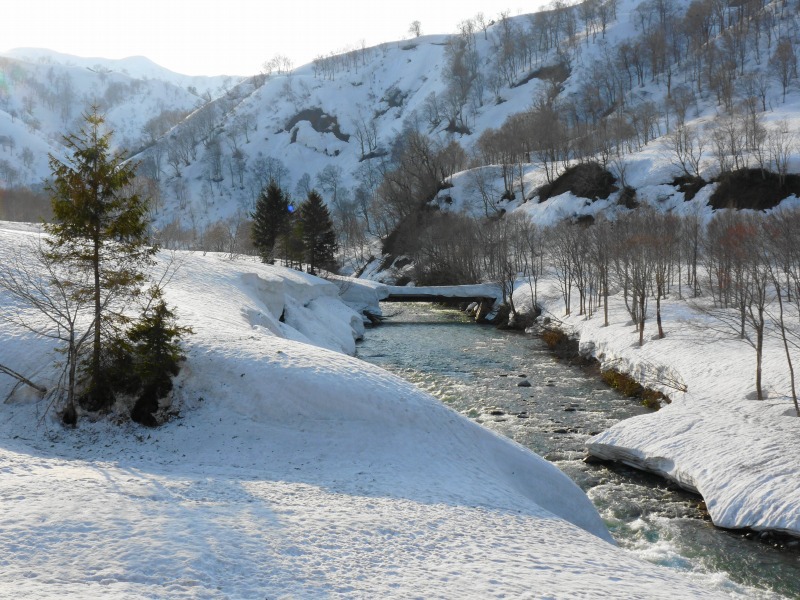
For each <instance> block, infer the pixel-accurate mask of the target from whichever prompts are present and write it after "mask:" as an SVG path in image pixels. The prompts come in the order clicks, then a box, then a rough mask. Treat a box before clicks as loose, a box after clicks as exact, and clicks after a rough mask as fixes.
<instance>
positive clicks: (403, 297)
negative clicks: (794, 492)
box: [381, 283, 503, 307]
mask: <svg viewBox="0 0 800 600" xmlns="http://www.w3.org/2000/svg"><path fill="white" fill-rule="evenodd" d="M381 291H382V292H384V293H385V294H386V295H385V296H383V297H382V298H381V302H453V301H463V302H478V303H480V304H484V305H487V306H489V307H492V306H496V305H498V304H499V303H500V302H501V301H502V299H503V292H502V290H501V289H500V286H498V285H493V284H489V283H479V284H474V285H436V286H427V287H412V286H398V285H387V286H384V287H383V288H382V290H381Z"/></svg>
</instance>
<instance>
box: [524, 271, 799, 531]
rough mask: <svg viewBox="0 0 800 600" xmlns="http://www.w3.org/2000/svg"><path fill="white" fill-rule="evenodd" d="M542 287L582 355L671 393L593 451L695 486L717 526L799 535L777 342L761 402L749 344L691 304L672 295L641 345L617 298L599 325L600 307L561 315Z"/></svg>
mask: <svg viewBox="0 0 800 600" xmlns="http://www.w3.org/2000/svg"><path fill="white" fill-rule="evenodd" d="M539 289H540V294H539V303H540V304H541V305H543V307H544V309H545V316H550V317H551V318H552V319H553V321H554V323H557V324H558V325H559V326H560V327H561V328H562V329H563V330H564V331H566V332H568V333H569V334H570V335H573V336H575V337H577V338H579V340H580V347H581V350H582V351H583V352H586V353H590V354H592V355H594V356H595V357H596V358H598V359H599V360H600V362H601V363H602V364H603V365H604V366H605V367H614V368H616V369H617V370H619V371H623V372H628V373H630V374H631V375H633V376H634V378H635V379H637V380H638V381H640V382H641V383H643V384H645V385H648V386H650V387H653V388H655V389H659V390H661V391H663V392H664V393H666V394H667V395H669V397H670V398H671V399H672V403H671V404H670V405H668V406H665V407H664V408H662V409H661V410H660V411H658V412H655V413H652V414H648V415H643V416H640V417H635V418H632V419H628V420H625V421H622V422H620V423H618V424H617V425H615V426H614V427H612V428H611V429H609V430H608V431H605V432H603V433H601V434H600V435H598V436H596V437H594V438H592V439H591V440H590V441H589V443H588V449H589V452H590V453H591V454H593V455H595V456H598V457H601V458H606V459H613V460H619V461H623V462H625V463H628V464H630V465H632V466H636V467H639V468H643V469H646V470H650V471H654V472H657V473H660V474H662V475H664V476H665V477H668V478H670V479H672V480H674V481H676V482H677V483H679V484H680V485H682V486H684V487H686V488H687V489H689V490H693V491H697V492H699V493H700V494H701V495H702V496H703V498H704V499H705V501H706V505H707V507H708V511H709V514H710V516H711V518H712V520H713V522H714V523H715V524H716V525H719V526H721V527H728V528H745V527H749V528H752V529H756V530H760V529H771V530H780V531H783V532H788V533H791V534H794V535H798V536H800V455H798V453H797V451H796V446H797V440H798V439H800V418H797V417H796V416H795V411H794V407H793V404H792V401H791V399H790V396H789V390H790V384H789V373H788V368H787V366H786V358H785V354H784V350H783V347H782V345H781V342H780V341H779V339H776V338H775V337H768V339H767V341H766V342H765V351H764V364H763V377H764V389H765V390H767V395H768V397H767V399H765V400H762V401H759V400H755V398H756V394H755V383H754V382H755V350H754V349H753V348H752V347H751V346H750V345H748V344H747V343H744V342H743V341H741V340H738V339H735V334H734V332H733V331H731V332H730V333H728V332H726V331H724V328H722V327H720V326H719V324H715V323H713V319H712V318H711V317H709V316H708V315H705V314H703V313H702V312H700V311H697V310H695V309H694V308H693V307H692V306H690V305H689V304H687V302H685V301H683V300H677V299H674V298H673V299H671V300H669V301H666V302H665V303H664V304H662V311H663V319H664V330H665V334H666V336H665V338H664V339H657V336H656V333H657V330H656V326H655V319H654V318H653V320H652V321H650V322H649V323H648V324H647V325H646V328H645V344H644V346H643V347H641V348H640V347H639V345H638V333H637V332H636V330H635V326H634V325H633V324H632V323H631V322H630V317H629V315H628V314H627V312H626V310H625V307H624V304H623V301H622V297H621V294H620V295H619V296H616V297H613V298H611V301H610V303H609V326H608V327H604V326H603V315H602V309H601V311H599V312H597V313H596V314H595V315H594V316H593V317H592V318H590V319H587V318H586V317H585V316H580V315H577V314H573V315H571V316H569V317H565V316H564V312H565V311H564V305H563V300H561V298H560V293H559V291H558V288H557V284H556V282H555V281H553V280H550V279H546V280H545V281H543V282H540V287H539ZM530 296H531V294H530V288H529V286H528V285H527V283H525V285H522V286H520V287H519V288H518V289H517V291H516V292H515V294H514V298H515V304H516V305H517V306H518V307H519V306H525V305H526V304H527V305H528V306H530ZM576 312H577V311H576ZM798 358H800V357H798V356H795V357H794V360H795V362H797V360H798ZM674 384H677V385H678V386H680V385H685V386H686V391H685V392H681V391H678V390H676V389H674Z"/></svg>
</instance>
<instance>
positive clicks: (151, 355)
mask: <svg viewBox="0 0 800 600" xmlns="http://www.w3.org/2000/svg"><path fill="white" fill-rule="evenodd" d="M153 299H154V301H155V303H154V304H153V305H152V306H151V308H150V309H149V310H147V311H146V312H145V314H144V315H143V316H142V319H141V320H140V321H139V322H138V323H136V324H135V325H134V326H133V327H131V328H130V330H129V331H128V335H127V338H128V341H129V342H130V345H131V358H132V363H133V364H132V366H133V369H132V370H133V372H134V373H135V375H136V378H137V379H138V382H137V383H138V384H139V386H140V388H141V394H140V396H139V398H138V400H137V401H136V404H135V405H134V407H133V410H132V411H131V418H132V419H133V420H134V421H136V422H137V423H141V424H142V425H148V426H155V425H157V422H156V420H155V417H154V416H153V413H154V412H156V411H157V410H158V401H159V399H161V398H164V397H165V396H166V395H167V394H168V393H169V391H170V390H171V389H172V377H173V376H174V375H177V374H178V371H179V370H180V366H179V363H180V360H181V344H180V341H181V337H182V336H183V335H184V334H187V333H192V330H191V329H190V328H188V327H181V326H179V325H178V324H177V320H176V318H175V313H174V312H173V311H172V310H170V309H169V308H168V307H167V304H166V302H164V300H163V299H162V298H161V296H160V293H158V292H156V296H155V297H154V298H153Z"/></svg>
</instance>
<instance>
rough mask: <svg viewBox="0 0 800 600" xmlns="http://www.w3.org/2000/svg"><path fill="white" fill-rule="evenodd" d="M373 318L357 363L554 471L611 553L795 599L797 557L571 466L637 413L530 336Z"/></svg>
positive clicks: (453, 321) (631, 482) (609, 475)
mask: <svg viewBox="0 0 800 600" xmlns="http://www.w3.org/2000/svg"><path fill="white" fill-rule="evenodd" d="M383 312H384V314H385V315H387V316H388V317H389V318H388V319H387V320H386V321H385V322H384V324H383V325H381V326H380V327H377V328H374V329H370V330H368V331H367V334H366V336H365V338H364V340H363V341H362V342H361V343H360V344H359V347H358V356H359V357H360V358H362V359H363V360H366V361H368V362H371V363H373V364H376V365H379V366H381V367H383V368H385V369H387V370H389V371H392V372H394V373H395V374H397V375H400V376H401V377H403V378H405V379H406V380H408V381H411V382H412V383H414V384H416V385H417V386H419V387H420V388H422V389H424V390H426V391H427V392H429V393H431V394H433V395H434V396H436V397H437V398H439V399H440V400H441V401H442V402H444V403H445V404H447V405H449V406H450V407H452V408H453V409H455V410H457V411H458V412H460V413H462V414H464V415H467V416H469V417H470V418H472V419H474V420H475V421H477V422H479V423H482V424H484V425H485V426H487V427H489V428H490V429H493V430H495V431H497V432H499V433H502V434H503V435H505V436H507V437H509V438H511V439H513V440H515V441H517V442H519V443H520V444H522V445H524V446H527V447H528V448H530V449H531V450H533V451H534V452H536V453H537V454H539V455H541V456H543V457H545V458H546V459H547V460H549V461H551V462H553V463H555V464H556V465H558V467H559V468H560V469H561V470H562V471H564V472H565V473H567V475H569V476H570V477H571V478H572V479H573V480H574V481H576V482H577V483H578V485H580V486H581V487H582V488H583V489H584V491H586V493H587V494H588V495H589V497H590V498H591V499H592V501H593V502H594V504H595V506H596V507H597V509H598V510H599V512H600V514H601V515H602V517H603V519H604V520H605V522H606V525H607V526H608V528H609V530H610V531H611V533H612V535H613V536H614V537H615V538H616V540H617V542H618V543H619V545H620V546H621V547H623V548H626V549H628V550H629V551H631V552H633V553H635V554H637V555H638V556H640V557H642V558H643V559H645V560H648V561H650V562H653V563H656V564H659V565H664V566H667V567H671V568H674V569H678V570H681V571H685V572H686V573H687V576H689V577H691V578H694V579H695V580H697V581H701V582H703V583H704V584H705V585H707V586H708V587H709V588H713V589H718V590H720V591H723V592H726V593H729V594H730V595H732V596H734V597H746V598H778V597H789V598H800V553H798V552H796V551H794V552H792V551H785V550H776V549H774V548H772V547H771V546H769V545H765V544H761V543H759V542H756V541H751V540H748V539H745V538H744V537H742V536H739V535H735V534H731V533H728V532H725V531H723V530H720V529H717V528H715V527H713V526H712V525H711V523H710V522H709V521H708V520H707V519H706V518H705V517H704V514H703V511H702V510H701V508H700V507H699V501H700V499H699V497H696V496H692V495H690V494H687V493H684V492H682V491H680V490H677V489H675V488H674V487H673V486H671V485H669V484H667V483H666V482H665V481H664V480H662V479H660V478H658V477H654V476H649V475H646V474H642V473H639V472H638V471H636V470H634V469H627V468H619V467H613V468H611V467H609V466H606V465H596V464H587V463H585V462H584V461H583V459H584V457H585V454H586V453H585V450H584V443H585V441H586V440H587V439H588V438H589V437H590V436H591V435H592V434H593V433H597V432H600V431H602V430H603V429H606V428H607V427H610V426H611V425H613V424H614V423H616V422H618V421H620V420H622V419H626V418H629V417H633V416H635V415H638V414H642V413H644V412H647V409H645V408H644V407H642V406H639V405H637V404H636V402H635V401H633V400H630V399H628V398H624V397H622V396H620V395H619V394H617V393H616V392H614V391H613V390H611V389H609V388H608V387H607V386H606V385H605V384H603V383H602V382H601V381H600V380H598V379H597V378H596V377H595V376H589V375H586V374H584V373H583V372H582V371H581V370H580V369H578V368H576V367H571V366H569V365H566V364H564V363H563V362H559V361H556V360H555V359H554V358H553V357H552V356H551V354H550V353H549V351H548V350H547V348H546V346H545V345H544V344H543V342H541V341H540V340H539V339H538V338H536V337H532V336H529V335H524V334H521V333H516V332H504V331H498V330H496V329H494V328H493V327H489V326H477V325H475V324H474V323H471V322H470V321H469V320H468V319H467V318H465V317H464V316H463V315H462V314H461V313H460V312H458V311H455V310H445V309H439V308H432V307H431V306H430V305H418V304H385V305H384V306H383ZM522 381H528V382H530V384H531V386H530V387H520V386H519V385H518V384H519V383H521V382H522Z"/></svg>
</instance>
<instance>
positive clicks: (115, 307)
mask: <svg viewBox="0 0 800 600" xmlns="http://www.w3.org/2000/svg"><path fill="white" fill-rule="evenodd" d="M83 119H84V123H83V126H82V127H81V129H80V130H79V132H78V133H75V134H70V135H67V136H65V137H64V140H63V141H64V145H65V147H66V148H67V150H68V151H69V156H68V157H67V158H66V160H65V161H62V160H60V159H59V158H57V157H55V156H52V155H50V168H51V170H52V175H53V179H52V181H50V182H49V183H48V191H49V192H50V194H51V198H52V206H53V223H52V224H50V225H47V226H46V227H45V230H46V231H47V232H48V233H49V234H50V237H49V239H48V245H49V247H48V254H49V256H50V257H51V258H52V260H54V261H56V262H58V263H62V264H65V265H69V266H70V267H71V268H76V269H79V270H81V271H83V272H85V273H87V274H89V277H87V280H88V281H87V283H86V284H85V285H75V286H70V293H72V294H73V295H74V296H75V297H76V298H81V299H84V300H88V301H89V302H91V304H92V305H93V307H94V311H93V317H94V318H93V322H92V328H93V343H92V350H91V356H90V357H89V360H88V362H87V363H86V365H85V377H86V379H85V381H84V383H85V384H87V387H86V394H85V395H84V396H83V398H82V402H83V404H84V405H85V406H86V407H87V408H90V409H92V410H98V409H100V408H104V407H106V406H109V405H110V404H112V403H113V401H114V397H113V392H112V390H111V382H110V381H108V378H107V377H105V376H104V364H103V341H104V339H110V338H114V337H118V335H119V332H120V330H121V329H122V328H123V327H124V325H125V324H126V323H127V322H128V320H129V319H128V318H127V317H125V315H124V314H123V310H124V308H125V305H126V304H127V303H128V302H129V301H130V300H131V299H132V298H133V297H135V296H136V295H137V294H138V293H139V290H140V289H141V286H142V284H143V282H144V281H145V275H144V269H145V267H146V266H147V265H149V264H150V263H151V262H152V256H153V254H154V253H155V248H154V247H152V246H151V245H150V244H149V243H148V237H147V203H146V201H145V199H143V198H141V197H140V196H139V195H138V194H136V193H134V192H133V191H132V190H131V184H132V183H133V180H134V177H135V167H136V165H134V164H131V163H128V162H125V160H124V155H123V154H122V153H119V152H113V153H112V152H111V150H110V141H111V132H109V131H106V130H104V126H103V125H104V119H103V117H102V115H100V114H98V110H97V107H92V109H91V111H90V112H88V113H85V114H84V115H83Z"/></svg>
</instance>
